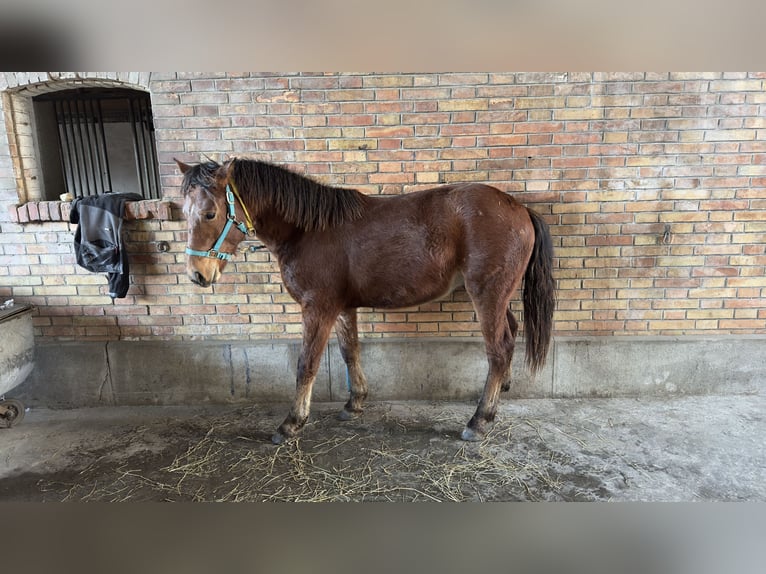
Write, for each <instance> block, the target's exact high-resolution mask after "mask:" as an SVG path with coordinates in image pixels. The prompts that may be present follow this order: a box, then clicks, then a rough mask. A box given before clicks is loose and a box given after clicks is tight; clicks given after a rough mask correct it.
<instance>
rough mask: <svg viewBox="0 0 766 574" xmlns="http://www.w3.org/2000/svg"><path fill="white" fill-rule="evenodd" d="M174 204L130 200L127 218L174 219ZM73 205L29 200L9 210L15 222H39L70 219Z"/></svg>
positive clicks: (126, 208)
mask: <svg viewBox="0 0 766 574" xmlns="http://www.w3.org/2000/svg"><path fill="white" fill-rule="evenodd" d="M172 206H173V204H172V203H171V202H170V201H164V200H161V199H147V200H144V201H129V202H127V203H126V204H125V220H126V221H130V220H134V219H159V220H162V221H172V220H173V211H172ZM71 207H72V204H71V202H68V201H29V202H27V203H23V204H21V205H11V206H10V208H9V212H10V214H11V221H13V222H14V223H39V222H44V221H69V211H70V209H71Z"/></svg>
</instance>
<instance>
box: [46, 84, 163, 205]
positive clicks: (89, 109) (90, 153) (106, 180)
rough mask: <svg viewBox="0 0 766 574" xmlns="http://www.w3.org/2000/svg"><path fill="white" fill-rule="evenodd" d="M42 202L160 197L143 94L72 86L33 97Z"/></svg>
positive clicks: (148, 111) (150, 123)
mask: <svg viewBox="0 0 766 574" xmlns="http://www.w3.org/2000/svg"><path fill="white" fill-rule="evenodd" d="M33 104H34V121H35V128H36V133H37V145H38V148H39V152H40V156H39V157H40V168H41V172H42V174H43V187H44V190H45V191H44V193H45V196H46V198H47V199H58V198H59V196H60V195H61V194H63V193H67V192H68V193H70V194H71V195H72V196H73V197H84V196H87V195H100V194H103V193H119V192H133V193H139V194H141V195H143V196H144V197H145V198H146V199H159V198H160V178H159V170H158V167H157V146H156V143H155V139H154V123H153V121H152V110H151V104H150V99H149V94H147V93H145V92H139V91H135V90H127V89H105V88H78V89H74V90H62V91H59V92H53V93H50V94H44V95H41V96H37V97H35V98H33Z"/></svg>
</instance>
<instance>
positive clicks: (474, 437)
mask: <svg viewBox="0 0 766 574" xmlns="http://www.w3.org/2000/svg"><path fill="white" fill-rule="evenodd" d="M460 438H461V439H463V440H464V441H467V442H479V441H480V440H482V439H483V438H484V434H483V433H480V432H478V431H475V430H473V429H471V428H468V427H465V428H464V429H463V432H462V433H461V434H460Z"/></svg>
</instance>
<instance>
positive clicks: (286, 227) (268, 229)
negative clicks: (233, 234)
mask: <svg viewBox="0 0 766 574" xmlns="http://www.w3.org/2000/svg"><path fill="white" fill-rule="evenodd" d="M255 232H256V235H257V236H258V239H260V240H261V242H262V243H263V244H264V245H265V246H266V247H268V248H269V251H271V252H273V253H278V252H279V251H281V250H282V249H283V248H284V246H285V245H287V244H289V243H290V242H292V241H295V240H296V239H298V238H299V237H300V236H302V235H303V233H304V231H303V230H301V229H299V228H298V227H296V226H295V225H293V224H291V223H287V222H286V221H285V220H284V219H283V218H282V217H280V216H279V215H278V214H277V213H276V212H275V210H273V209H272V210H269V211H268V212H266V213H262V214H259V216H258V217H256V220H255Z"/></svg>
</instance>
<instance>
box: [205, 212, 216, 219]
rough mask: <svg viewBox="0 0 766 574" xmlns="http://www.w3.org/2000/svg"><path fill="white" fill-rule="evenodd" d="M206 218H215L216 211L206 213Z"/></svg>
mask: <svg viewBox="0 0 766 574" xmlns="http://www.w3.org/2000/svg"><path fill="white" fill-rule="evenodd" d="M205 219H215V213H210V212H208V213H206V214H205Z"/></svg>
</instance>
